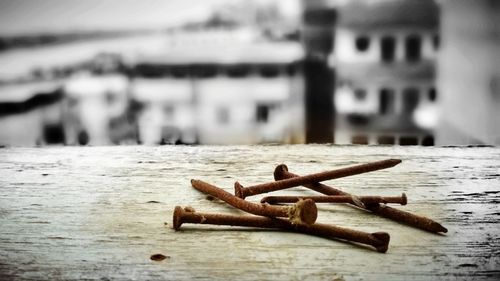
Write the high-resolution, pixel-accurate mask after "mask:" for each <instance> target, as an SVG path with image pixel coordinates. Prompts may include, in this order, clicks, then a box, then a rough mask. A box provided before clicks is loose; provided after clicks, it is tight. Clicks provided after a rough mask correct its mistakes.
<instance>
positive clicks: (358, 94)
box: [354, 89, 366, 101]
mask: <svg viewBox="0 0 500 281" xmlns="http://www.w3.org/2000/svg"><path fill="white" fill-rule="evenodd" d="M354 97H355V98H356V100H357V101H364V100H365V99H366V90H365V89H355V90H354Z"/></svg>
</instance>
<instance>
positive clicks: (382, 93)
mask: <svg viewBox="0 0 500 281" xmlns="http://www.w3.org/2000/svg"><path fill="white" fill-rule="evenodd" d="M354 97H355V99H356V100H357V101H364V100H366V98H367V91H366V90H365V89H361V88H358V89H355V90H354ZM424 98H426V99H427V100H428V101H431V102H434V101H436V99H437V92H436V89H435V88H430V89H428V90H427V91H426V92H425V91H422V93H421V91H419V89H418V88H415V87H409V88H405V89H403V90H402V101H403V105H402V107H403V108H402V110H403V112H408V113H411V112H413V111H414V110H415V108H417V106H418V103H419V101H420V100H421V99H424ZM378 102H379V113H380V114H382V115H386V114H392V113H394V112H396V91H395V90H394V89H392V88H381V89H380V90H379V93H378Z"/></svg>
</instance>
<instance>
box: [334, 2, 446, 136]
mask: <svg viewBox="0 0 500 281" xmlns="http://www.w3.org/2000/svg"><path fill="white" fill-rule="evenodd" d="M334 32H335V35H336V37H335V47H334V51H333V52H332V53H331V55H330V57H329V62H330V64H331V65H332V67H334V68H335V70H336V73H337V83H336V90H335V95H334V104H335V108H336V112H337V117H336V121H335V143H338V144H350V143H353V144H388V145H391V144H400V145H433V144H434V128H435V124H436V119H437V113H436V101H437V100H438V98H439V93H438V91H437V90H436V78H435V69H436V57H437V52H438V49H439V42H440V35H439V13H438V6H437V4H436V3H435V2H434V1H431V0H405V1H353V2H348V4H346V5H342V6H339V7H338V23H337V25H336V28H335V31H334Z"/></svg>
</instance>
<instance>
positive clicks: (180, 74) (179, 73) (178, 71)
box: [171, 66, 189, 78]
mask: <svg viewBox="0 0 500 281" xmlns="http://www.w3.org/2000/svg"><path fill="white" fill-rule="evenodd" d="M171 71H172V76H173V77H174V78H185V77H187V76H188V75H189V69H188V68H187V67H185V66H174V67H172V69H171Z"/></svg>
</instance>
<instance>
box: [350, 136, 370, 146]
mask: <svg viewBox="0 0 500 281" xmlns="http://www.w3.org/2000/svg"><path fill="white" fill-rule="evenodd" d="M351 143H352V144H368V137H367V136H366V135H357V136H353V137H352V138H351Z"/></svg>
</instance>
